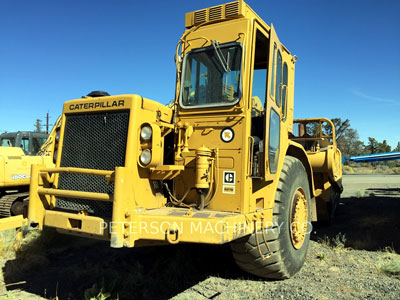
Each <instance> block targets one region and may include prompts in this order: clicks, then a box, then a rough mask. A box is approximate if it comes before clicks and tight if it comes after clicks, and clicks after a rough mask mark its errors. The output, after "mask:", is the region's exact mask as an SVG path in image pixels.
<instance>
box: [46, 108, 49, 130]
mask: <svg viewBox="0 0 400 300" xmlns="http://www.w3.org/2000/svg"><path fill="white" fill-rule="evenodd" d="M46 133H47V134H49V112H47V114H46Z"/></svg>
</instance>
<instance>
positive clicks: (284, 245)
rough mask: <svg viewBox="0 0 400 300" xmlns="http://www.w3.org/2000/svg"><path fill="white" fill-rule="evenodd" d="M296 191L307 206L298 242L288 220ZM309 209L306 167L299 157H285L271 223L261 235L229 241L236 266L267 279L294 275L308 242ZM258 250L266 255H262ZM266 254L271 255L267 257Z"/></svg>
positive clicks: (305, 251)
mask: <svg viewBox="0 0 400 300" xmlns="http://www.w3.org/2000/svg"><path fill="white" fill-rule="evenodd" d="M299 191H300V193H301V194H303V195H304V197H305V198H306V199H304V197H303V198H302V199H303V200H302V203H304V206H305V205H306V206H307V212H305V209H304V214H303V215H304V218H307V221H306V222H305V223H306V228H305V229H306V230H305V236H303V238H302V243H300V244H299V243H298V244H296V240H295V239H294V238H293V234H292V230H291V226H292V225H291V224H290V223H292V222H291V220H292V219H293V206H294V204H295V203H297V202H298V201H299V200H297V199H299V197H297V195H298V194H299ZM300 198H301V197H300ZM305 203H306V204H305ZM310 211H311V209H310V189H309V183H308V178H307V173H306V170H305V168H304V166H303V164H302V163H301V162H300V160H298V159H297V158H295V157H292V156H287V157H286V158H285V161H284V164H283V168H282V173H281V176H280V178H279V183H278V189H277V192H276V198H275V206H274V209H273V226H272V227H270V228H266V229H265V234H264V235H263V234H262V232H261V231H258V232H257V233H253V234H251V235H249V236H246V237H243V238H241V239H238V240H236V241H233V242H232V243H231V248H232V254H233V257H234V259H235V261H236V263H237V264H238V266H239V267H240V268H241V269H242V270H244V271H246V272H248V273H250V274H253V275H256V276H259V277H264V278H270V279H287V278H289V277H291V276H293V275H294V274H296V273H297V272H298V271H299V270H300V268H301V267H302V266H303V264H304V260H305V257H306V254H307V249H308V245H309V242H310V232H311V230H312V229H311V222H310V220H311V215H310ZM293 232H294V231H293ZM256 234H257V238H256ZM264 236H266V241H265V239H264ZM257 239H258V242H259V247H258V246H257ZM295 244H296V247H295V246H294V245H295ZM260 252H261V253H262V255H263V256H266V257H262V256H261V254H260ZM268 254H271V255H270V256H269V257H268Z"/></svg>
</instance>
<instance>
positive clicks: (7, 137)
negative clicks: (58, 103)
mask: <svg viewBox="0 0 400 300" xmlns="http://www.w3.org/2000/svg"><path fill="white" fill-rule="evenodd" d="M57 123H58V126H57ZM59 127H60V120H58V121H57V122H56V125H55V126H54V128H53V129H52V131H51V132H50V135H48V134H46V133H38V132H28V131H22V132H21V131H19V132H8V133H3V134H1V135H0V145H1V147H0V218H1V217H9V216H16V215H21V214H22V213H23V208H24V201H25V200H26V199H27V198H28V196H29V183H30V177H31V176H30V175H31V166H32V165H33V164H41V165H46V166H48V167H51V166H54V162H53V156H52V151H53V148H52V147H50V145H51V144H52V143H53V140H54V138H55V134H56V131H57V128H59Z"/></svg>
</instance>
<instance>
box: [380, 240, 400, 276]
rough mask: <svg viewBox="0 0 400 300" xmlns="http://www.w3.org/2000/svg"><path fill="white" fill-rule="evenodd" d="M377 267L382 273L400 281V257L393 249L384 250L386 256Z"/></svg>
mask: <svg viewBox="0 0 400 300" xmlns="http://www.w3.org/2000/svg"><path fill="white" fill-rule="evenodd" d="M377 267H378V270H379V271H380V272H381V273H383V274H385V275H387V276H390V277H393V278H397V279H399V280H400V255H399V254H397V253H396V251H394V249H393V248H391V247H387V248H385V249H384V254H383V256H382V258H381V260H380V261H379V262H378V265H377Z"/></svg>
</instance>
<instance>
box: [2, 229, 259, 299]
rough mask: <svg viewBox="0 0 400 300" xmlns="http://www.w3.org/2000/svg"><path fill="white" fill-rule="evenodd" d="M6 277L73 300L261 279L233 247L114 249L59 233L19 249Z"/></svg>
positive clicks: (165, 294) (164, 294)
mask: <svg viewBox="0 0 400 300" xmlns="http://www.w3.org/2000/svg"><path fill="white" fill-rule="evenodd" d="M50 235H51V234H50ZM3 274H4V281H5V284H6V285H7V284H12V283H16V282H26V283H25V284H23V285H16V286H10V287H8V290H12V289H17V288H19V289H22V290H24V291H26V292H29V293H33V294H36V295H39V296H44V297H46V298H50V299H51V298H54V297H55V296H58V298H59V299H71V300H72V299H84V298H85V297H84V295H85V291H87V289H89V288H92V287H93V290H94V291H97V292H99V291H100V289H101V288H102V287H103V288H104V290H105V291H106V292H112V293H113V296H115V299H169V298H171V297H173V296H176V295H178V294H179V293H181V292H183V291H185V290H186V289H188V288H190V287H192V286H194V285H196V284H198V283H200V282H202V281H204V280H206V279H207V278H209V277H210V276H218V277H221V278H226V279H239V278H240V279H250V280H259V279H256V278H254V277H251V276H250V275H248V274H246V273H244V272H242V271H241V270H240V269H239V268H238V267H237V266H236V264H235V262H234V260H233V257H232V255H231V250H230V247H229V245H224V246H214V245H201V244H197V245H195V244H178V245H169V246H152V247H143V248H133V249H127V248H123V249H112V248H110V247H109V243H106V242H101V241H93V240H85V239H82V238H78V237H71V236H59V235H56V236H55V237H54V236H53V237H51V238H50V239H49V238H46V237H45V238H43V239H42V238H39V240H38V241H35V242H34V243H33V245H31V247H29V248H25V249H22V250H21V251H19V252H18V254H17V257H16V259H14V260H12V261H8V262H7V263H6V265H5V266H4V268H3Z"/></svg>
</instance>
